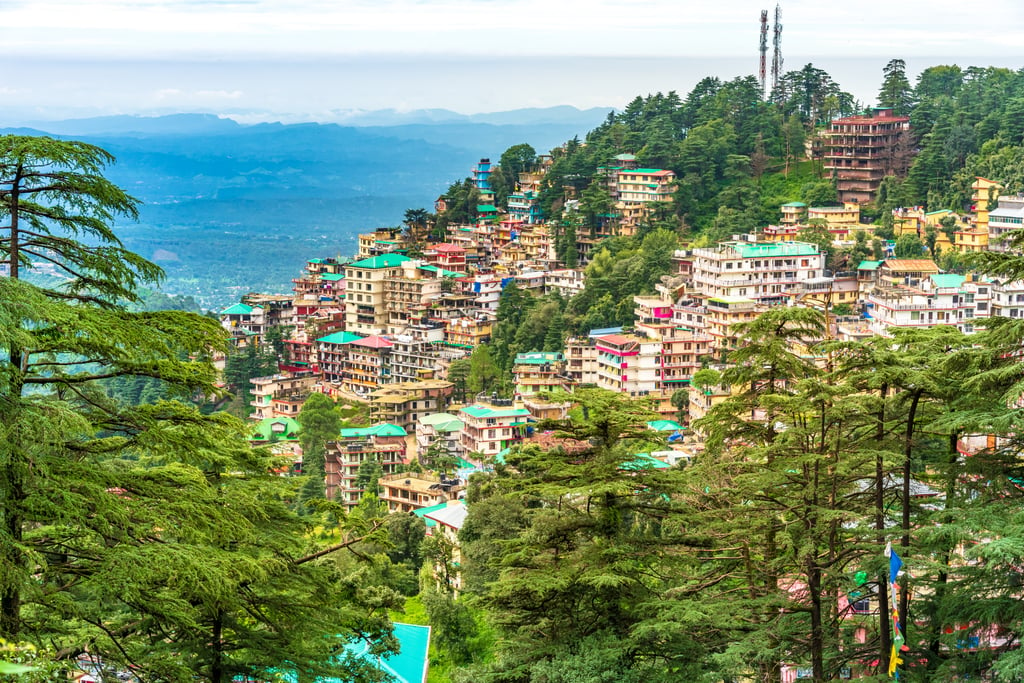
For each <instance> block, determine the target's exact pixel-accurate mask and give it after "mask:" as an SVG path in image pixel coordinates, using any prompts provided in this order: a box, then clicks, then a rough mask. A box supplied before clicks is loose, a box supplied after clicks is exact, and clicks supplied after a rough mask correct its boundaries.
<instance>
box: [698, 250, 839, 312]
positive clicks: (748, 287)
mask: <svg viewBox="0 0 1024 683" xmlns="http://www.w3.org/2000/svg"><path fill="white" fill-rule="evenodd" d="M693 257H694V261H693V285H694V288H695V289H696V291H697V292H698V293H699V294H701V295H703V296H707V297H719V298H721V297H732V298H746V299H752V300H754V301H757V302H759V303H764V304H768V305H777V304H782V303H785V302H786V301H787V300H788V298H789V291H790V289H792V288H793V287H794V286H796V285H797V284H799V283H801V282H804V281H805V280H809V279H813V278H818V277H821V276H822V275H824V271H825V255H824V254H822V253H821V251H820V250H819V249H818V247H817V245H814V244H809V243H806V242H750V241H742V240H737V241H732V242H722V243H720V244H719V245H718V246H716V247H709V248H705V249H694V250H693Z"/></svg>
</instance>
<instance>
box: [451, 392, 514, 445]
mask: <svg viewBox="0 0 1024 683" xmlns="http://www.w3.org/2000/svg"><path fill="white" fill-rule="evenodd" d="M501 403H508V405H486V404H483V403H474V404H473V405H470V406H466V407H465V408H463V409H462V410H460V411H459V414H458V418H459V419H460V420H462V423H463V428H462V434H461V435H460V442H461V443H462V448H463V451H464V452H465V453H466V454H471V453H480V454H482V455H484V456H494V455H497V454H498V453H500V452H501V451H502V450H504V449H506V448H508V447H509V446H511V445H513V444H515V443H518V442H519V441H520V440H522V434H523V429H522V428H523V427H524V426H525V425H526V422H527V419H528V418H529V417H530V412H529V411H528V410H526V409H525V408H516V407H514V406H513V405H512V402H511V401H503V402H501Z"/></svg>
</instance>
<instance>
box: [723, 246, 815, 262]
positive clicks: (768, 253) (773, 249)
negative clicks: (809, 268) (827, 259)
mask: <svg viewBox="0 0 1024 683" xmlns="http://www.w3.org/2000/svg"><path fill="white" fill-rule="evenodd" d="M731 246H732V247H733V248H734V249H735V250H736V251H738V252H739V253H740V257H741V258H763V257H768V258H774V257H777V256H815V255H817V254H818V253H819V251H818V247H817V245H815V244H808V243H806V242H760V243H755V244H750V243H731Z"/></svg>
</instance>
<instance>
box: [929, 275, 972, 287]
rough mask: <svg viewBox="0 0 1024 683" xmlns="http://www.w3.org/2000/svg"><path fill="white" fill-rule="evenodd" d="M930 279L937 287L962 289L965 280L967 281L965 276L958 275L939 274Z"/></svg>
mask: <svg viewBox="0 0 1024 683" xmlns="http://www.w3.org/2000/svg"><path fill="white" fill-rule="evenodd" d="M929 277H930V278H931V280H932V282H934V283H935V286H936V287H960V285H962V284H963V283H964V280H966V279H967V278H965V277H964V276H963V275H957V274H956V273H937V274H935V275H930V276H929Z"/></svg>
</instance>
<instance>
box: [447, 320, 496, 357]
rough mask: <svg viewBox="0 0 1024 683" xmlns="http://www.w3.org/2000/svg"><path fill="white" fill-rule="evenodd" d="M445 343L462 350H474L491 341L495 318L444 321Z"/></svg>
mask: <svg viewBox="0 0 1024 683" xmlns="http://www.w3.org/2000/svg"><path fill="white" fill-rule="evenodd" d="M444 325H445V328H444V341H445V343H446V344H451V345H452V346H457V347H461V348H467V349H474V348H476V347H477V346H479V345H480V344H482V343H484V342H486V341H490V339H491V328H492V327H493V326H494V318H493V317H492V316H489V315H477V316H475V317H468V316H466V317H461V318H454V319H452V320H445V321H444Z"/></svg>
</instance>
